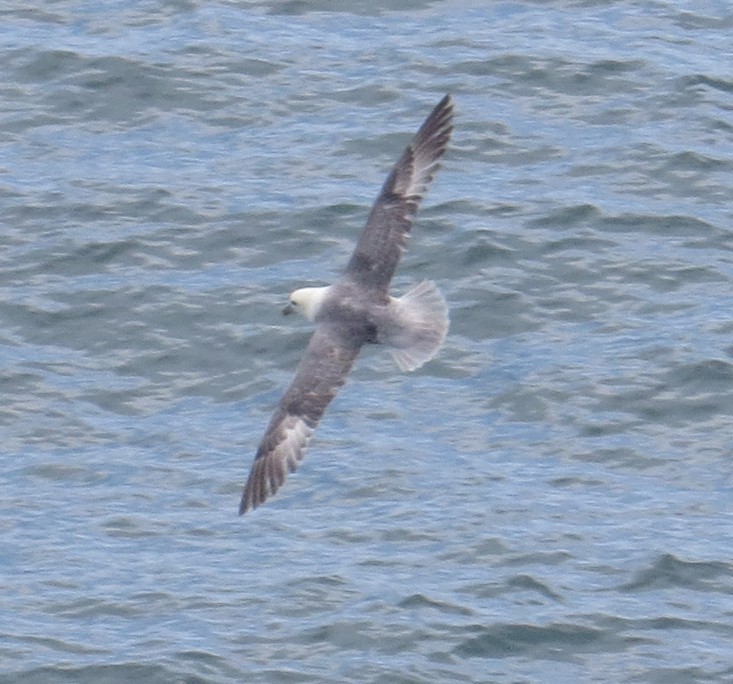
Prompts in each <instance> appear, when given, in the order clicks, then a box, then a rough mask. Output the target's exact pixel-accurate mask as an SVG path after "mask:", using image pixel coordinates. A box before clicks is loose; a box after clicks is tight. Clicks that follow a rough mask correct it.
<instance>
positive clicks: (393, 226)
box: [346, 95, 453, 291]
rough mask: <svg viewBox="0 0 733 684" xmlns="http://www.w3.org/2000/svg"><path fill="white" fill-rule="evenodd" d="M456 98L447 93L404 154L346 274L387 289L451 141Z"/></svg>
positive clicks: (385, 185)
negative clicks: (413, 222) (428, 188)
mask: <svg viewBox="0 0 733 684" xmlns="http://www.w3.org/2000/svg"><path fill="white" fill-rule="evenodd" d="M452 118H453V102H452V100H451V98H450V95H446V96H445V97H444V98H443V99H442V100H441V101H440V102H439V103H438V105H437V106H436V107H435V109H433V111H432V112H431V114H430V116H428V118H427V119H426V120H425V123H423V125H422V126H421V127H420V130H419V131H418V132H417V133H416V135H415V137H414V138H413V139H412V142H411V143H410V144H409V145H408V146H407V149H406V150H405V151H404V152H403V153H402V156H401V157H400V158H399V160H398V161H397V163H396V164H395V166H394V168H393V169H392V171H391V173H390V174H389V176H388V177H387V180H386V181H385V183H384V186H382V191H381V192H380V194H379V197H378V198H377V201H376V202H375V204H374V206H373V207H372V210H371V213H370V214H369V219H368V220H367V225H366V228H364V232H363V233H362V235H361V238H360V239H359V242H358V244H357V246H356V249H355V250H354V253H353V255H352V256H351V260H350V261H349V265H348V266H347V268H346V275H347V276H348V277H350V278H351V279H352V280H354V281H356V282H357V283H360V284H362V285H364V286H366V287H369V288H376V289H379V290H384V291H386V289H387V287H388V285H389V282H390V280H391V279H392V275H393V274H394V272H395V269H396V268H397V264H398V262H399V260H400V257H401V256H402V252H403V251H404V249H405V244H406V243H407V237H408V235H409V233H410V228H411V227H412V221H413V219H414V218H415V214H417V208H418V205H419V203H420V200H421V199H422V197H423V194H424V193H425V191H426V190H427V187H428V184H429V183H430V181H431V180H432V179H433V176H434V175H435V172H436V170H437V169H438V160H439V159H440V158H441V157H442V156H443V153H444V152H445V149H446V147H447V145H448V140H449V139H450V134H451V131H452V130H453V126H452V123H451V121H452Z"/></svg>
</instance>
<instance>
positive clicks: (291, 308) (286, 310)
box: [283, 302, 295, 316]
mask: <svg viewBox="0 0 733 684" xmlns="http://www.w3.org/2000/svg"><path fill="white" fill-rule="evenodd" d="M294 313H295V307H294V306H293V305H292V304H290V303H289V302H288V305H287V306H286V307H285V308H284V309H283V316H289V315H290V314H294Z"/></svg>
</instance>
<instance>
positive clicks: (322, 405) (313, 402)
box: [239, 324, 361, 515]
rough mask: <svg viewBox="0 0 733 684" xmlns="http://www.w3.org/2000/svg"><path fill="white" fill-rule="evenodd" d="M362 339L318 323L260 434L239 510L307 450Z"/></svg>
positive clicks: (267, 490)
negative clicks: (262, 433) (262, 434)
mask: <svg viewBox="0 0 733 684" xmlns="http://www.w3.org/2000/svg"><path fill="white" fill-rule="evenodd" d="M360 348H361V341H358V340H355V339H354V337H353V336H350V335H348V334H347V333H346V332H344V333H343V334H342V332H341V331H340V330H339V328H338V327H337V326H333V325H327V324H321V325H319V326H318V328H316V331H315V333H313V337H311V341H310V343H309V344H308V348H307V349H306V351H305V354H304V355H303V359H302V360H301V362H300V365H299V366H298V370H297V371H296V373H295V378H294V379H293V382H292V383H291V384H290V387H288V389H287V391H286V392H285V396H283V398H282V400H281V401H280V404H279V405H278V407H277V409H276V410H275V413H274V414H273V416H272V418H271V420H270V424H269V425H268V426H267V430H266V432H265V436H264V437H263V438H262V442H261V444H260V447H259V449H258V450H257V455H256V456H255V460H254V463H253V464H252V470H251V471H250V474H249V479H248V480H247V484H246V485H245V487H244V493H243V495H242V502H241V504H240V506H239V513H240V515H241V514H242V513H246V512H247V511H248V510H249V509H250V508H257V506H259V505H260V504H261V503H264V502H265V500H266V499H267V497H268V496H271V495H272V494H274V493H275V492H276V491H277V490H278V489H279V488H280V487H281V486H282V485H283V483H284V482H285V478H286V476H287V473H288V472H293V471H294V470H295V469H296V468H297V467H298V464H299V463H300V462H301V461H302V460H303V456H305V449H306V447H307V446H308V440H309V439H310V436H311V434H312V433H313V430H315V428H316V425H318V421H319V420H320V419H321V416H322V415H323V412H324V411H325V410H326V407H327V406H328V404H329V403H330V401H331V399H333V398H334V397H335V396H336V393H337V392H338V391H339V389H340V388H341V386H342V385H343V384H344V382H345V381H346V376H347V375H348V373H349V370H350V369H351V366H352V365H353V363H354V359H355V358H356V356H357V354H358V353H359V349H360Z"/></svg>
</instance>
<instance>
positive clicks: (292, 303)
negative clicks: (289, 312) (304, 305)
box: [290, 299, 298, 306]
mask: <svg viewBox="0 0 733 684" xmlns="http://www.w3.org/2000/svg"><path fill="white" fill-rule="evenodd" d="M290 306H298V305H297V304H296V303H295V300H294V299H291V300H290Z"/></svg>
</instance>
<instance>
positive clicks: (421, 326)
mask: <svg viewBox="0 0 733 684" xmlns="http://www.w3.org/2000/svg"><path fill="white" fill-rule="evenodd" d="M452 118H453V102H452V101H451V98H450V95H446V96H445V97H444V98H443V99H442V100H441V101H440V102H439V103H438V105H437V106H436V107H435V109H433V111H432V112H431V113H430V115H429V116H428V118H427V119H426V120H425V122H424V123H423V125H422V126H421V127H420V129H419V130H418V132H417V133H416V134H415V137H414V138H413V139H412V141H411V142H410V144H409V145H408V146H407V148H406V149H405V151H404V152H403V153H402V156H401V157H400V158H399V160H398V161H397V163H396V164H395V166H394V168H393V169H392V171H391V172H390V174H389V176H387V180H386V181H385V183H384V185H383V186H382V190H381V192H380V193H379V197H377V201H376V202H375V203H374V206H373V207H372V210H371V212H370V214H369V218H368V219H367V224H366V227H365V228H364V231H363V233H362V235H361V237H360V238H359V242H358V243H357V245H356V249H355V250H354V253H353V254H352V255H351V259H350V261H349V263H348V265H347V267H346V270H345V271H344V273H343V275H342V276H341V277H340V278H339V279H338V280H337V281H336V282H335V283H334V284H333V285H328V286H327V287H305V288H302V289H299V290H295V292H293V293H292V294H291V295H290V302H289V304H288V305H287V306H286V307H285V310H284V313H292V312H298V313H300V314H302V315H303V316H305V317H306V318H307V319H308V320H310V321H313V322H315V323H316V330H315V332H314V333H313V336H312V337H311V340H310V343H309V344H308V348H307V349H306V351H305V354H304V355H303V358H302V360H301V362H300V365H299V366H298V369H297V371H296V373H295V378H294V379H293V381H292V383H291V384H290V387H288V389H287V390H286V392H285V395H284V396H283V398H282V399H281V400H280V403H279V405H278V407H277V409H275V413H274V414H273V416H272V418H271V420H270V423H269V425H268V426H267V430H266V431H265V435H264V437H263V438H262V443H261V444H260V446H259V448H258V450H257V454H256V455H255V459H254V463H253V464H252V470H251V471H250V474H249V479H248V480H247V484H246V485H245V486H244V493H243V495H242V501H241V504H240V506H239V513H240V515H241V514H242V513H246V512H247V511H248V510H250V509H251V508H257V506H259V505H260V504H262V503H264V502H265V500H266V499H267V498H268V497H269V496H271V495H273V494H275V492H277V490H278V489H279V488H280V487H281V486H282V485H283V484H284V482H285V478H286V476H287V473H288V472H293V471H295V469H296V468H297V467H298V465H299V464H300V462H301V461H302V460H303V456H304V455H305V450H306V447H307V446H308V441H309V439H310V437H311V435H312V433H313V431H314V430H315V428H316V426H317V425H318V421H319V420H320V419H321V416H323V413H324V411H325V410H326V407H327V406H328V404H329V403H330V401H331V400H332V399H333V398H334V396H335V395H336V393H337V392H338V391H339V389H340V388H341V386H342V385H343V384H344V382H345V381H346V376H347V375H348V373H349V371H350V369H351V366H352V365H353V363H354V360H355V359H356V357H357V355H358V353H359V350H360V349H361V348H362V346H363V345H365V344H383V345H384V346H385V347H386V348H387V349H388V350H389V352H390V354H391V355H392V357H393V359H394V361H395V362H396V363H397V365H398V367H399V368H400V369H401V370H414V369H416V368H419V367H420V366H422V365H423V364H424V363H425V362H426V361H429V360H430V359H432V358H433V357H434V356H435V355H436V354H437V353H438V350H439V349H440V348H441V346H442V345H443V341H444V340H445V336H446V333H447V331H448V307H447V305H446V302H445V299H444V298H443V296H442V295H441V293H440V291H439V290H438V288H437V287H436V285H435V283H433V282H431V281H423V282H421V283H419V284H418V285H416V286H415V287H413V288H412V289H411V290H409V291H408V292H407V293H406V294H404V295H403V296H402V297H391V296H390V294H389V284H390V281H391V280H392V276H393V274H394V272H395V269H396V268H397V264H398V262H399V260H400V257H401V256H402V252H403V251H404V250H405V245H406V243H407V238H408V236H409V234H410V228H411V227H412V222H413V219H414V218H415V214H416V213H417V208H418V205H419V203H420V200H421V199H422V196H423V194H424V193H425V191H426V190H427V188H428V185H429V184H430V181H431V180H432V179H433V176H434V175H435V172H436V170H437V169H438V161H439V160H440V158H441V157H442V156H443V153H444V152H445V150H446V147H447V145H448V140H449V139H450V134H451V131H452V130H453V126H452Z"/></svg>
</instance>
